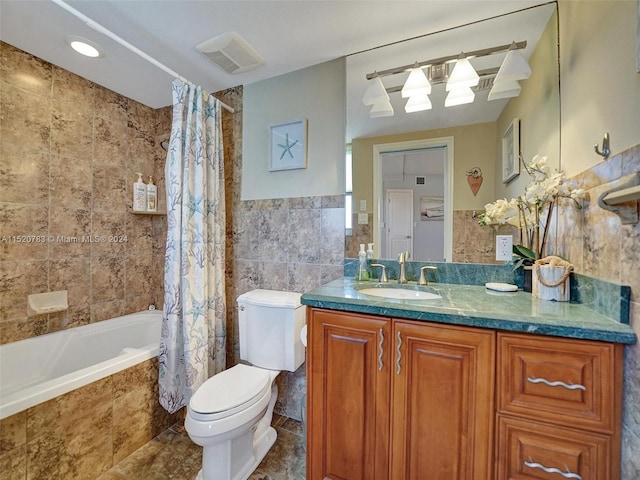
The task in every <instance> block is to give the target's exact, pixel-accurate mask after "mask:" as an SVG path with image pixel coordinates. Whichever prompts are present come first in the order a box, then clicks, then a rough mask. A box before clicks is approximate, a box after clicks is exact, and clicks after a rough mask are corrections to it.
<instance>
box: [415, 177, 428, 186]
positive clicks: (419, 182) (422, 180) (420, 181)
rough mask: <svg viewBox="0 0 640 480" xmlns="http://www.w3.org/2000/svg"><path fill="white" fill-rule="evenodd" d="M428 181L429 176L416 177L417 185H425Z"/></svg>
mask: <svg viewBox="0 0 640 480" xmlns="http://www.w3.org/2000/svg"><path fill="white" fill-rule="evenodd" d="M426 183H427V177H416V185H424V184H426Z"/></svg>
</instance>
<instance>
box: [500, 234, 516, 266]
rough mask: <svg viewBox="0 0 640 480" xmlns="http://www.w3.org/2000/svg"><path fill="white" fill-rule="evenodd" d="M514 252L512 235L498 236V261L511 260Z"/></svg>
mask: <svg viewBox="0 0 640 480" xmlns="http://www.w3.org/2000/svg"><path fill="white" fill-rule="evenodd" d="M512 252H513V237H512V236H511V235H496V260H505V261H509V260H511V257H512Z"/></svg>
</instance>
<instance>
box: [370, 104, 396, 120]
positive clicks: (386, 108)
mask: <svg viewBox="0 0 640 480" xmlns="http://www.w3.org/2000/svg"><path fill="white" fill-rule="evenodd" d="M369 117H371V118H379V117H393V106H392V105H391V102H389V101H383V102H378V103H374V104H373V107H371V110H369Z"/></svg>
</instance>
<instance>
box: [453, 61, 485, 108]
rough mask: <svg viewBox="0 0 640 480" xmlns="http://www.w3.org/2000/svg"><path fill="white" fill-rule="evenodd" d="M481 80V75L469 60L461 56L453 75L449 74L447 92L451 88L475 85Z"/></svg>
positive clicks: (456, 88)
mask: <svg viewBox="0 0 640 480" xmlns="http://www.w3.org/2000/svg"><path fill="white" fill-rule="evenodd" d="M479 81H480V77H479V76H478V74H477V73H476V71H475V69H474V68H473V65H471V63H470V62H469V60H467V59H466V58H459V59H458V60H457V61H456V65H455V66H454V67H453V71H452V72H451V75H449V80H448V81H447V87H446V89H447V92H450V91H451V90H458V89H461V88H463V87H475V86H476V85H478V82H479ZM472 101H473V100H472Z"/></svg>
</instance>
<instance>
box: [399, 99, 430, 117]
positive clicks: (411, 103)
mask: <svg viewBox="0 0 640 480" xmlns="http://www.w3.org/2000/svg"><path fill="white" fill-rule="evenodd" d="M432 108H433V105H432V104H431V100H429V96H428V95H413V96H411V97H409V100H407V103H406V105H405V106H404V111H405V112H407V113H414V112H421V111H423V110H431V109H432Z"/></svg>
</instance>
